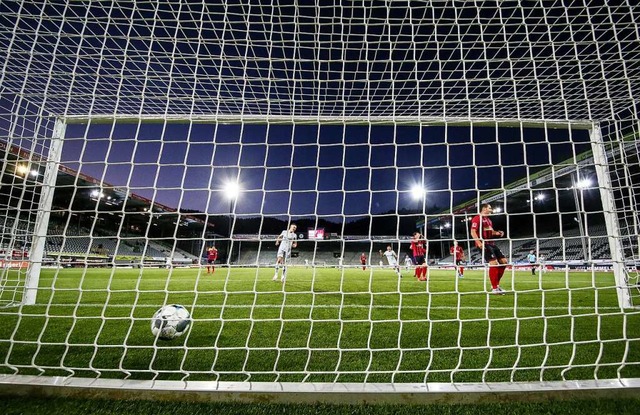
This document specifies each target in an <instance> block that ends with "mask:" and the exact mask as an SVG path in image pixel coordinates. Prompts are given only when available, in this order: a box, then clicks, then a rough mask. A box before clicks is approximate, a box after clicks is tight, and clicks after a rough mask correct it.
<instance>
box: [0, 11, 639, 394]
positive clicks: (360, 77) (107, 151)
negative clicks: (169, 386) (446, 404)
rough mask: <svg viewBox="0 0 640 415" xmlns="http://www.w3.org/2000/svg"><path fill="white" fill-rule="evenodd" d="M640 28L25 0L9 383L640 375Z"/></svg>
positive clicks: (599, 16)
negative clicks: (477, 235)
mask: <svg viewBox="0 0 640 415" xmlns="http://www.w3.org/2000/svg"><path fill="white" fill-rule="evenodd" d="M205 3H206V2H205ZM639 33H640V15H639V14H638V9H637V7H635V6H632V5H630V4H626V3H623V4H620V5H616V6H613V5H610V6H603V5H597V6H596V5H586V6H585V4H583V3H577V2H571V1H564V2H563V1H557V2H517V1H501V2H495V1H491V2H489V1H486V2H484V1H483V2H448V1H445V2H395V1H394V2H391V1H373V2H370V1H344V0H333V1H331V2H321V1H302V0H298V1H284V0H282V1H276V2H272V1H251V2H249V1H227V2H224V3H222V4H219V5H206V4H203V3H197V4H196V3H195V2H187V1H171V2H92V3H87V4H85V3H84V2H64V1H50V2H45V3H44V4H42V3H41V2H36V1H33V2H30V1H3V2H2V3H0V51H1V52H2V53H1V55H0V56H1V58H0V68H2V71H1V72H0V151H1V153H0V160H1V161H2V167H1V170H0V177H1V179H2V184H1V188H0V212H1V213H2V214H1V215H0V226H1V228H0V264H1V265H2V267H1V268H0V374H2V375H4V376H7V377H9V376H14V375H20V376H22V375H36V376H44V377H50V376H63V377H66V378H90V379H96V378H97V379H134V380H181V381H184V380H187V381H211V380H213V381H232V382H236V381H237V382H246V381H255V382H295V383H305V382H338V383H347V382H351V383H353V382H355V383H364V384H369V383H376V384H389V383H417V384H425V383H427V384H428V383H431V382H445V383H465V382H480V383H488V382H516V381H522V382H542V381H566V380H580V381H583V380H584V381H589V380H601V379H607V380H611V379H614V380H615V379H627V378H630V379H637V378H640V354H639V352H638V351H639V350H640V313H639V312H638V308H637V307H638V304H640V293H639V291H638V284H639V281H638V275H639V271H638V269H639V268H638V267H639V266H640V244H639V243H638V241H639V239H638V238H639V234H640V223H639V220H638V215H637V212H638V209H639V204H640V203H639V202H640V200H639V199H640V162H639V160H638V153H639V150H640V149H639V146H640V138H639V136H638V129H639V124H638V123H639V119H638V112H639V111H638V90H637V88H638V86H639V85H640V67H639V62H640V42H639V36H640V35H639ZM481 204H490V205H491V207H492V208H493V214H492V215H491V216H490V219H491V221H492V223H493V229H494V230H496V231H502V232H503V233H504V235H501V236H500V237H499V238H497V239H496V246H497V247H498V248H499V249H500V251H501V252H502V253H503V254H504V258H505V263H504V267H500V275H499V277H498V278H499V279H500V281H499V285H500V288H501V289H502V290H504V291H506V293H505V292H499V291H498V290H497V289H496V284H497V283H495V281H494V278H495V277H494V272H495V271H494V270H495V269H496V268H495V267H494V266H493V263H492V262H491V260H492V258H488V257H486V256H485V255H484V253H483V252H482V251H481V250H480V249H477V248H476V241H475V240H474V232H473V230H472V226H471V223H472V222H473V219H474V217H476V216H477V215H478V214H479V212H480V209H481V207H480V205H481ZM293 224H295V225H296V229H294V230H292V231H291V235H289V234H288V233H287V232H285V236H284V240H282V232H284V231H286V230H288V229H291V226H292V225H293ZM415 231H418V232H420V233H422V234H423V235H424V238H425V240H426V243H425V246H426V254H425V266H424V267H422V266H420V264H419V262H420V259H419V258H417V257H416V252H415V251H413V250H412V248H411V238H412V234H413V233H414V232H415ZM454 242H455V243H457V245H458V246H459V247H461V248H462V250H463V252H464V255H463V256H462V257H460V258H456V257H455V255H454V251H453V246H454ZM485 242H486V241H485ZM287 245H288V246H289V248H290V250H289V252H286V251H287V250H286V249H285V253H284V259H285V260H284V263H283V264H279V265H278V264H277V258H278V257H279V249H281V248H286V247H287ZM214 247H215V250H214V249H213V248H214ZM214 251H215V253H214ZM388 251H391V252H393V254H388V253H387V252H388ZM418 256H419V255H418ZM393 258H395V261H397V262H398V266H394V265H393V261H394V259H393ZM458 259H460V261H457V260H458ZM416 262H418V264H416ZM423 268H424V271H422V269H423ZM284 277H286V278H284ZM169 304H179V305H182V306H184V307H185V308H186V309H187V310H188V311H189V313H190V315H191V324H190V326H189V328H188V329H186V330H185V332H184V334H182V335H181V336H180V337H177V338H175V339H173V340H162V339H160V338H158V337H157V336H154V335H153V334H152V331H151V330H150V323H151V318H152V316H153V315H154V313H155V312H156V311H157V310H158V309H159V308H161V307H162V306H164V305H169ZM124 387H126V386H124Z"/></svg>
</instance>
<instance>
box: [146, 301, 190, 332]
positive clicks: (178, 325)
mask: <svg viewBox="0 0 640 415" xmlns="http://www.w3.org/2000/svg"><path fill="white" fill-rule="evenodd" d="M190 325H191V314H189V312H188V311H187V309H186V308H184V307H183V306H181V305H179V304H171V305H166V306H164V307H162V308H161V309H160V310H158V311H156V312H155V314H154V315H153V318H152V319H151V333H153V335H154V336H155V337H157V338H159V339H160V340H172V339H175V338H176V337H180V336H182V335H183V334H184V333H185V332H186V331H187V329H189V326H190Z"/></svg>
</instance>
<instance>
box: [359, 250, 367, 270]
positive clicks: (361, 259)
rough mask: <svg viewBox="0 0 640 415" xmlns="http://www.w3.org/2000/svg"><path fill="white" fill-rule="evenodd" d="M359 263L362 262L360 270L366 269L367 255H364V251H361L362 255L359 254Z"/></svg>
mask: <svg viewBox="0 0 640 415" xmlns="http://www.w3.org/2000/svg"><path fill="white" fill-rule="evenodd" d="M360 263H361V264H362V270H363V271H364V270H366V269H367V256H366V255H365V253H364V252H363V253H362V255H360Z"/></svg>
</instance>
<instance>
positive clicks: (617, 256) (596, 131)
mask: <svg viewBox="0 0 640 415" xmlns="http://www.w3.org/2000/svg"><path fill="white" fill-rule="evenodd" d="M591 145H592V148H593V162H594V166H595V170H596V174H597V177H598V186H599V189H600V198H601V199H602V211H603V213H604V221H605V225H606V227H607V238H608V240H609V249H610V250H611V262H612V269H613V275H614V277H615V281H616V291H617V294H618V304H619V305H620V308H631V307H633V303H632V301H631V288H630V286H629V285H630V283H629V265H628V262H627V261H626V260H625V258H624V251H623V248H622V244H621V240H622V235H621V233H620V227H619V223H620V218H619V215H618V214H617V207H616V206H615V204H614V201H615V196H614V189H613V187H612V185H611V173H610V172H609V165H610V164H611V163H610V162H609V160H608V157H607V155H606V151H605V144H604V141H603V139H602V131H601V130H600V126H599V125H594V126H593V129H592V130H591Z"/></svg>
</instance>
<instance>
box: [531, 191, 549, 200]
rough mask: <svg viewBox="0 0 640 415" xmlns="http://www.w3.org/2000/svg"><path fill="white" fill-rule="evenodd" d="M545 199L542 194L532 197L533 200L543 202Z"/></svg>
mask: <svg viewBox="0 0 640 415" xmlns="http://www.w3.org/2000/svg"><path fill="white" fill-rule="evenodd" d="M546 198H547V197H546V196H545V195H544V193H540V194H537V195H535V197H534V199H535V200H539V201H542V200H545V199H546Z"/></svg>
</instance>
